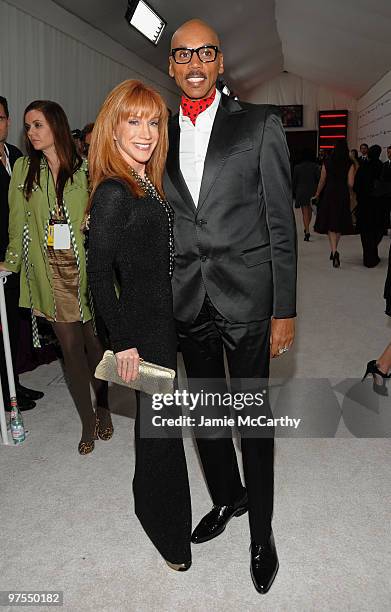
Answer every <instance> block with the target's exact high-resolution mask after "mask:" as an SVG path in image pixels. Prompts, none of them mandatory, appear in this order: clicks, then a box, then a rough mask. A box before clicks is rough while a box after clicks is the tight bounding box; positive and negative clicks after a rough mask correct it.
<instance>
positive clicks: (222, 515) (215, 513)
mask: <svg viewBox="0 0 391 612" xmlns="http://www.w3.org/2000/svg"><path fill="white" fill-rule="evenodd" d="M247 510H248V500H247V493H246V495H245V496H244V497H242V499H241V500H240V501H238V502H236V503H235V504H233V505H232V506H213V508H212V510H211V511H210V512H208V514H206V515H205V516H204V517H203V518H202V519H201V520H200V522H199V523H198V525H197V527H196V528H195V529H194V531H193V533H192V536H191V541H192V542H193V544H202V543H203V542H207V541H208V540H212V539H213V538H216V537H217V536H218V535H220V533H223V531H224V529H225V528H226V526H227V524H228V523H229V521H230V520H231V518H233V517H234V516H241V515H242V514H244V513H245V512H247Z"/></svg>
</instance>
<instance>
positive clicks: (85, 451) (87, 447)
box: [77, 417, 99, 455]
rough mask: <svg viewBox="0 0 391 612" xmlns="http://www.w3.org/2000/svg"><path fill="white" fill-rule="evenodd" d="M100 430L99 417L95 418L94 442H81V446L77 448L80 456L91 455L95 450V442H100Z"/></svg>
mask: <svg viewBox="0 0 391 612" xmlns="http://www.w3.org/2000/svg"><path fill="white" fill-rule="evenodd" d="M98 430H99V419H98V417H95V429H94V433H93V438H92V440H88V441H87V442H84V441H83V440H80V442H79V446H78V447H77V450H78V451H79V454H80V455H89V454H90V453H92V451H93V450H94V448H95V440H98Z"/></svg>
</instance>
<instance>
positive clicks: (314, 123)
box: [246, 72, 357, 147]
mask: <svg viewBox="0 0 391 612" xmlns="http://www.w3.org/2000/svg"><path fill="white" fill-rule="evenodd" d="M246 99H247V100H248V101H249V102H254V103H256V104H277V105H280V104H283V105H284V104H302V105H303V127H302V128H290V129H292V130H300V129H302V130H316V129H317V128H318V112H319V111H320V110H335V109H347V110H348V111H349V128H348V141H349V146H351V147H355V146H356V144H357V101H356V100H355V99H354V98H351V97H349V96H346V95H344V94H343V93H340V92H338V91H333V90H332V89H328V88H327V87H322V86H321V85H318V84H316V83H313V82H312V81H307V80H306V79H303V78H302V77H300V76H297V75H295V74H291V73H285V72H282V73H281V74H280V75H279V76H277V77H275V78H274V79H272V80H270V81H267V82H266V83H263V84H262V85H260V86H259V87H257V88H256V89H254V90H253V91H252V92H251V93H250V94H249V95H247V97H246ZM288 129H289V128H288Z"/></svg>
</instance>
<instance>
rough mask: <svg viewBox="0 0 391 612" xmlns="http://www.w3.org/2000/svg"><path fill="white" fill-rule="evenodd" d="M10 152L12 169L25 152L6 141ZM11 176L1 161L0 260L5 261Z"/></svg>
mask: <svg viewBox="0 0 391 612" xmlns="http://www.w3.org/2000/svg"><path fill="white" fill-rule="evenodd" d="M6 146H7V148H8V152H9V160H10V165H11V169H12V168H13V167H14V163H15V162H16V160H17V159H18V157H22V155H23V153H22V151H20V150H19V149H18V148H17V147H14V146H13V145H10V144H8V143H6ZM10 180H11V177H10V176H9V174H8V172H7V170H6V169H5V167H4V164H2V163H0V261H4V257H5V251H6V249H7V246H8V218H9V206H8V187H9V184H10Z"/></svg>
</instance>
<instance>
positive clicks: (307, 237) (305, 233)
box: [304, 232, 311, 242]
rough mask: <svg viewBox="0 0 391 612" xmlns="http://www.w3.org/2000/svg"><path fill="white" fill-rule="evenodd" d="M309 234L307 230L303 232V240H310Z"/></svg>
mask: <svg viewBox="0 0 391 612" xmlns="http://www.w3.org/2000/svg"><path fill="white" fill-rule="evenodd" d="M310 236H311V234H310V233H309V232H304V242H309V241H310Z"/></svg>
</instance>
